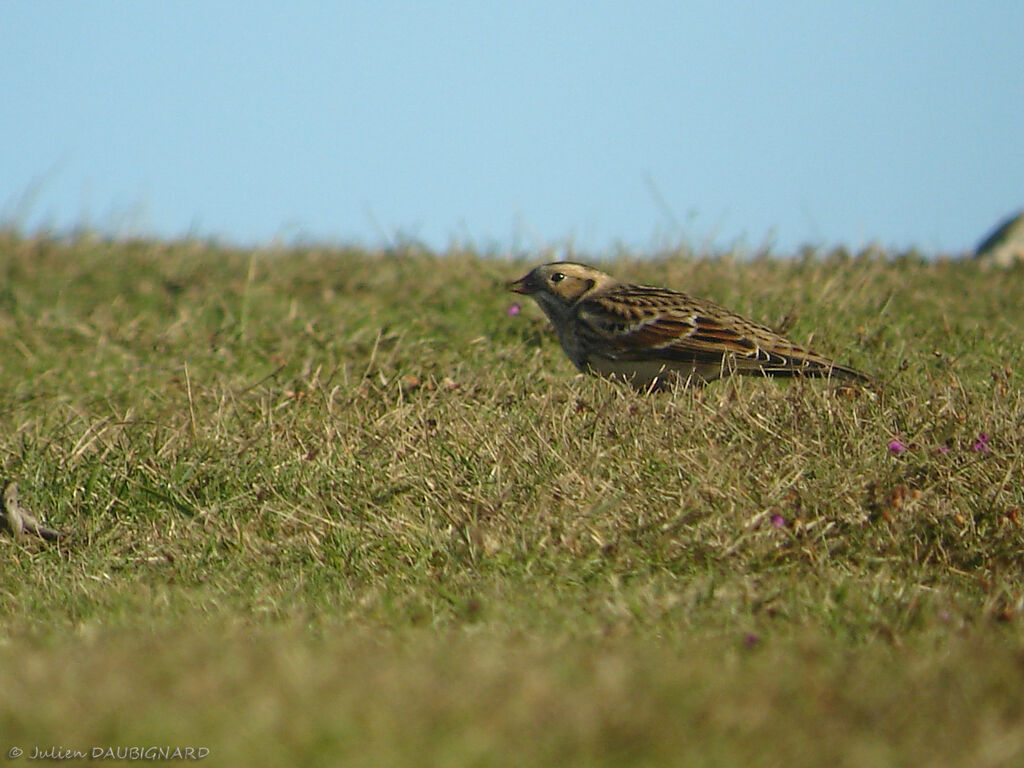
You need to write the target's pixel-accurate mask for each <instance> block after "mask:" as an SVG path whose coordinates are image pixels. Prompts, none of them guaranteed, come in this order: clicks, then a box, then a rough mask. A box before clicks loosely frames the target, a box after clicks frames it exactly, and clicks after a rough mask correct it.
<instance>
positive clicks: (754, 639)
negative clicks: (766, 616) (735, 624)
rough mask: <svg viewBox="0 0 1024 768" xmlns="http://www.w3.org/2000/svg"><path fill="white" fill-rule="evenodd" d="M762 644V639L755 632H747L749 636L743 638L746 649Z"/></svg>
mask: <svg viewBox="0 0 1024 768" xmlns="http://www.w3.org/2000/svg"><path fill="white" fill-rule="evenodd" d="M760 642H761V638H760V637H758V636H757V634H756V633H754V632H747V634H745V635H744V636H743V647H744V648H753V647H754V646H756V645H757V644H758V643H760Z"/></svg>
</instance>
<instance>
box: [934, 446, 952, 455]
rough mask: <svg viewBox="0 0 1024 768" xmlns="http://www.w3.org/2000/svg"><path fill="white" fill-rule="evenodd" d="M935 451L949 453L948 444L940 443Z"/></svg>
mask: <svg viewBox="0 0 1024 768" xmlns="http://www.w3.org/2000/svg"><path fill="white" fill-rule="evenodd" d="M935 452H936V453H949V446H948V445H940V446H939V447H938V448H936V449H935Z"/></svg>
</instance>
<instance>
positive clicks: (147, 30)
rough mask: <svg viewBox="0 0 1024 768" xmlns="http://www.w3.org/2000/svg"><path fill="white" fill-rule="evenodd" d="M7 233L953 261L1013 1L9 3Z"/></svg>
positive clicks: (1006, 165) (992, 121) (1019, 161)
mask: <svg viewBox="0 0 1024 768" xmlns="http://www.w3.org/2000/svg"><path fill="white" fill-rule="evenodd" d="M0 18H2V22H0V224H3V225H6V226H14V227H18V228H20V229H22V230H23V231H26V232H37V231H49V232H56V233H66V232H71V231H76V230H82V229H86V230H94V231H98V232H101V233H103V234H105V235H108V236H113V237H138V236H156V237H161V238H181V237H199V238H211V239H217V240H220V241H223V242H229V243H235V244H239V245H261V244H271V243H275V242H285V243H292V242H303V243H308V242H324V243H331V244H356V245H365V246H367V247H379V246H388V245H393V244H396V243H407V242H419V243H422V244H424V245H426V246H427V247H429V248H432V249H437V250H443V249H445V248H448V247H450V246H471V247H475V248H478V249H485V250H491V251H500V252H513V253H517V254H519V253H529V252H532V251H541V250H544V249H549V248H558V247H572V248H573V249H574V251H575V252H579V253H585V252H589V253H594V254H601V253H606V252H614V251H615V250H617V249H620V248H628V249H630V250H634V251H638V252H653V251H655V250H658V249H661V248H665V247H673V246H679V245H683V246H686V247H689V248H691V249H694V250H698V251H701V252H705V251H711V250H724V249H734V248H735V249H741V250H748V251H750V252H761V251H765V250H767V251H769V252H773V253H779V254H785V253H791V252H793V251H794V250H796V249H798V248H801V247H805V246H811V247H818V248H831V247H835V246H837V245H842V246H845V247H847V248H850V249H854V250H858V249H860V248H864V247H867V246H869V245H872V244H877V245H880V246H882V247H886V248H892V249H901V250H902V249H909V248H915V249H918V250H920V251H922V252H924V253H931V254H945V253H953V254H955V253H962V252H965V251H967V250H970V249H971V248H973V247H974V246H975V245H976V244H977V243H978V241H979V240H980V239H981V238H982V236H983V235H985V234H986V232H987V231H989V230H990V229H991V228H992V227H993V226H994V225H995V224H996V223H997V222H998V221H999V220H1000V219H1002V218H1004V217H1006V216H1007V215H1009V214H1011V213H1013V212H1015V211H1017V210H1019V209H1021V208H1024V42H1022V41H1024V3H1021V2H1019V0H992V1H991V2H985V1H984V0H980V1H979V0H973V1H972V2H962V1H961V0H944V2H941V3H922V2H910V1H907V0H885V1H880V0H863V1H862V2H858V3H850V2H831V1H830V0H819V1H818V2H799V1H797V0H777V1H775V2H740V1H739V0H652V1H651V2H642V1H638V0H632V1H631V2H603V1H602V0H592V1H591V2H561V1H560V0H543V2H541V1H539V0H538V1H534V0H523V1H522V2H502V3H498V2H483V1H481V0H477V1H476V2H472V1H470V0H451V1H450V2H431V1H429V0H428V1H426V2H392V1H390V0H369V1H367V2H362V1H361V0H356V1H353V2H335V3H328V2H314V1H313V0H291V1H290V2H287V3H284V2H262V1H260V0H246V2H230V1H228V0H221V1H219V2H218V1H217V0H176V1H174V2H151V1H148V0H118V1H114V0H90V2H88V3H85V2H70V1H67V0H64V1H61V2H56V1H53V0H4V2H3V6H2V10H0Z"/></svg>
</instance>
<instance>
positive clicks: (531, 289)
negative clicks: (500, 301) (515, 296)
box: [508, 272, 537, 295]
mask: <svg viewBox="0 0 1024 768" xmlns="http://www.w3.org/2000/svg"><path fill="white" fill-rule="evenodd" d="M532 277H533V273H532V272H531V273H530V274H528V275H524V276H523V277H521V278H519V279H518V280H515V281H513V282H511V283H509V284H508V289H509V290H510V291H512V292H513V293H522V294H526V295H529V294H531V293H536V292H537V286H536V285H534V283H533V280H532V279H531V278H532Z"/></svg>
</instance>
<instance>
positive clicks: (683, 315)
mask: <svg viewBox="0 0 1024 768" xmlns="http://www.w3.org/2000/svg"><path fill="white" fill-rule="evenodd" d="M509 289H510V290H512V291H515V292H516V293H522V294H525V295H528V296H531V297H533V299H534V301H536V302H537V304H539V305H540V308H541V309H542V310H544V314H546V315H547V316H548V319H549V320H551V323H552V325H554V327H555V332H556V333H557V334H558V340H559V342H560V343H561V344H562V349H563V350H565V354H566V355H568V356H569V359H570V360H572V362H573V364H574V365H575V366H576V367H577V368H578V369H579V370H581V371H583V372H585V373H595V374H597V375H599V376H606V377H610V378H621V379H625V380H626V381H628V382H629V383H631V384H632V385H634V386H635V387H638V388H641V389H650V388H658V387H660V386H664V385H666V384H669V383H671V382H673V381H683V382H686V383H694V384H702V383H706V382H709V381H714V380H715V379H717V378H719V377H721V376H729V375H732V374H747V375H754V376H818V377H825V378H832V379H843V380H846V381H862V382H863V381H867V380H868V377H867V376H865V375H864V374H862V373H860V372H858V371H855V370H854V369H853V368H848V367H847V366H844V365H838V364H836V363H834V362H832V361H831V360H829V359H828V358H827V357H822V356H821V355H819V354H817V353H815V352H811V351H810V350H809V349H805V348H803V347H801V346H800V345H798V344H794V343H793V342H791V341H788V340H786V339H784V338H783V337H782V336H780V335H779V334H777V333H776V332H775V331H773V330H772V329H771V328H768V327H766V326H763V325H759V324H757V323H754V322H751V321H750V320H747V319H746V318H743V317H741V316H740V315H737V314H736V313H734V312H730V311H729V310H727V309H724V308H723V307H720V306H718V305H717V304H715V303H714V302H713V301H709V300H708V299H700V298H697V297H695V296H690V295H689V294H686V293H682V292H681V291H673V290H670V289H668V288H655V287H653V286H648V285H632V284H626V283H620V282H619V281H618V280H616V279H615V278H613V277H611V276H610V275H606V274H605V273H604V272H601V271H600V270H597V269H594V268H593V267H588V266H586V265H584V264H574V263H572V262H555V263H552V264H544V265H542V266H539V267H537V268H536V269H534V270H533V271H531V272H530V273H529V274H527V275H526V276H524V277H522V278H520V279H519V280H516V281H515V282H513V283H511V284H510V285H509Z"/></svg>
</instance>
